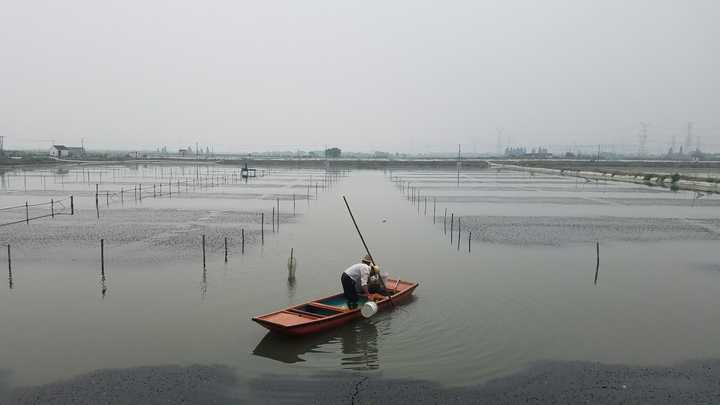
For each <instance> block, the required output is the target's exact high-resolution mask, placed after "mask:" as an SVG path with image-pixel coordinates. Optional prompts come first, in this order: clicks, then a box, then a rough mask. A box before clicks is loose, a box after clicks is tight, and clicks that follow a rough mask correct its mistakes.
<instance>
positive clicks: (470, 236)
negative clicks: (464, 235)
mask: <svg viewBox="0 0 720 405" xmlns="http://www.w3.org/2000/svg"><path fill="white" fill-rule="evenodd" d="M471 241H472V231H470V232H469V233H468V253H470V242H471Z"/></svg>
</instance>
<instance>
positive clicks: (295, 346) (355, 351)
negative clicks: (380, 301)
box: [253, 319, 380, 371]
mask: <svg viewBox="0 0 720 405" xmlns="http://www.w3.org/2000/svg"><path fill="white" fill-rule="evenodd" d="M378 325H379V324H378ZM338 344H339V346H340V349H341V351H342V354H343V356H342V357H341V358H340V366H341V367H342V368H344V369H347V370H355V371H363V370H376V369H378V368H380V356H379V351H378V329H377V325H376V324H375V323H374V322H373V321H372V320H370V319H366V320H362V321H358V322H353V323H351V324H349V325H346V326H343V327H341V328H339V329H337V330H334V331H330V332H326V333H320V334H317V335H309V336H294V337H293V336H285V335H281V334H278V333H274V332H268V333H267V334H266V335H265V336H264V337H263V338H262V340H260V343H258V345H257V346H256V347H255V350H253V354H254V355H256V356H261V357H265V358H268V359H272V360H276V361H280V362H283V363H289V364H292V363H298V362H301V361H305V359H304V358H303V355H305V354H308V353H333V352H336V351H337V350H336V349H335V348H334V347H337V346H338Z"/></svg>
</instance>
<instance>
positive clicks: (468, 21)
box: [0, 0, 720, 152]
mask: <svg viewBox="0 0 720 405" xmlns="http://www.w3.org/2000/svg"><path fill="white" fill-rule="evenodd" d="M0 111H1V113H0V134H2V135H5V136H6V144H7V146H8V147H10V148H12V147H13V146H15V147H18V146H25V147H28V146H35V147H41V146H42V147H45V146H49V144H50V141H51V140H55V142H57V143H66V144H70V145H74V144H79V143H80V139H81V138H85V143H86V145H87V146H88V147H90V148H123V149H139V148H153V149H154V148H155V147H156V146H162V145H167V146H168V148H169V149H176V148H178V147H183V146H187V145H193V146H194V144H195V142H200V143H201V144H210V145H213V146H214V148H215V150H216V151H238V152H240V151H249V150H270V149H275V150H277V149H283V150H294V149H298V148H300V149H308V148H321V147H322V146H323V145H329V146H339V147H341V148H343V149H349V150H359V151H360V150H363V151H367V150H390V151H403V150H404V151H417V152H423V151H449V150H453V149H456V148H457V144H458V143H461V144H463V148H465V150H470V151H472V150H477V151H478V152H479V151H494V150H495V149H496V147H497V140H498V133H499V131H501V134H502V135H501V139H502V143H503V147H504V146H507V145H509V144H514V145H528V146H535V145H549V146H553V147H556V148H557V147H559V145H570V146H571V147H572V145H579V146H581V145H596V144H603V145H610V144H617V145H618V148H620V146H621V145H625V147H626V148H628V149H630V150H636V149H637V144H638V133H639V131H640V122H647V123H648V144H647V145H648V149H649V150H654V149H658V150H659V149H660V148H662V149H666V148H667V147H668V146H669V144H670V142H671V138H672V136H673V135H675V136H676V137H677V140H678V143H681V142H683V141H684V139H685V133H686V127H687V122H688V121H692V122H693V123H694V133H695V134H697V135H699V136H701V141H702V144H703V145H705V146H706V149H716V150H720V2H719V1H717V0H707V1H701V0H696V1H681V0H674V1H661V0H647V1H639V0H638V1H631V0H625V1H614V0H612V1H611V0H602V1H599V0H567V1H551V0H543V1H537V0H532V1H500V0H498V1H480V0H471V1H420V0H411V1H387V0H386V1H355V2H350V1H337V0H332V1H316V0H312V1H254V2H243V1H237V0H235V1H197V0H192V1H188V0H168V1H150V0H144V1H135V0H123V1H98V0H82V1H80V0H65V1H55V0H52V1H33V0H28V1H6V2H4V3H3V5H2V6H0ZM693 143H694V142H693ZM693 146H694V145H693ZM605 147H607V148H609V147H610V146H603V148H605Z"/></svg>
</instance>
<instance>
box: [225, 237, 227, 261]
mask: <svg viewBox="0 0 720 405" xmlns="http://www.w3.org/2000/svg"><path fill="white" fill-rule="evenodd" d="M225 263H227V236H226V237H225Z"/></svg>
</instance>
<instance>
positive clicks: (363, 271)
mask: <svg viewBox="0 0 720 405" xmlns="http://www.w3.org/2000/svg"><path fill="white" fill-rule="evenodd" d="M371 264H372V260H371V259H370V255H365V257H363V258H362V261H361V262H360V263H358V264H353V265H352V266H350V267H348V269H347V270H345V271H343V273H342V275H341V276H340V283H342V286H343V295H344V296H345V299H347V303H348V308H350V309H355V308H357V305H358V295H359V294H363V295H365V296H368V295H369V294H370V292H369V291H368V286H367V284H368V278H369V277H370V265H371Z"/></svg>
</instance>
